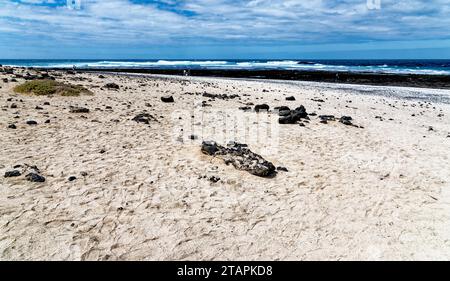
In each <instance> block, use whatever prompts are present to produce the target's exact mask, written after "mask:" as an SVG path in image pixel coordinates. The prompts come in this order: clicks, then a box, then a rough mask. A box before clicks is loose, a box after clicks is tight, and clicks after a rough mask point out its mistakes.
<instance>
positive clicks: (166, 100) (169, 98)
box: [161, 96, 175, 103]
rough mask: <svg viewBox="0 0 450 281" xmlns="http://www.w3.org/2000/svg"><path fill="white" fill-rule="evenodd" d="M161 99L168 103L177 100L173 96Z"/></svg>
mask: <svg viewBox="0 0 450 281" xmlns="http://www.w3.org/2000/svg"><path fill="white" fill-rule="evenodd" d="M161 101H162V102H166V103H172V102H175V100H174V99H173V97H172V96H164V97H161Z"/></svg>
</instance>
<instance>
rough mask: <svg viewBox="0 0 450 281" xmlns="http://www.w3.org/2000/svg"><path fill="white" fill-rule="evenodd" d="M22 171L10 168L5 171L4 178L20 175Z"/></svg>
mask: <svg viewBox="0 0 450 281" xmlns="http://www.w3.org/2000/svg"><path fill="white" fill-rule="evenodd" d="M21 175H22V173H21V172H20V171H18V170H12V171H8V172H6V173H5V176H4V177H5V178H14V177H20V176H21Z"/></svg>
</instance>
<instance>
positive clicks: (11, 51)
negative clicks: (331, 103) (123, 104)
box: [0, 0, 450, 59]
mask: <svg viewBox="0 0 450 281" xmlns="http://www.w3.org/2000/svg"><path fill="white" fill-rule="evenodd" d="M449 27H450V0H248V1H246V0H185V1H178V0H159V1H156V0H154V1H150V0H148V1H144V0H69V1H67V0H0V59H100V58H102V59H293V58H295V59H302V58H303V59H306V58H309V59H450V28H449Z"/></svg>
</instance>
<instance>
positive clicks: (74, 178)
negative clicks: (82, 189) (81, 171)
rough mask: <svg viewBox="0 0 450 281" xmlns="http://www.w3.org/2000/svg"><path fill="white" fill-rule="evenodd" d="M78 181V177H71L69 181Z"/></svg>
mask: <svg viewBox="0 0 450 281" xmlns="http://www.w3.org/2000/svg"><path fill="white" fill-rule="evenodd" d="M76 179H77V177H74V176H71V177H69V179H68V180H69V181H74V180H76Z"/></svg>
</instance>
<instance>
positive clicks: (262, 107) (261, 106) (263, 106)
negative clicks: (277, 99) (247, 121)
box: [255, 104, 270, 112]
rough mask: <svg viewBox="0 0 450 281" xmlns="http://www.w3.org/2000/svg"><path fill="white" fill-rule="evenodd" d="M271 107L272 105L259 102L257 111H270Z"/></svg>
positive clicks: (256, 107)
mask: <svg viewBox="0 0 450 281" xmlns="http://www.w3.org/2000/svg"><path fill="white" fill-rule="evenodd" d="M269 109H270V106H268V105H267V104H258V105H256V106H255V111H256V112H260V111H269Z"/></svg>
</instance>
